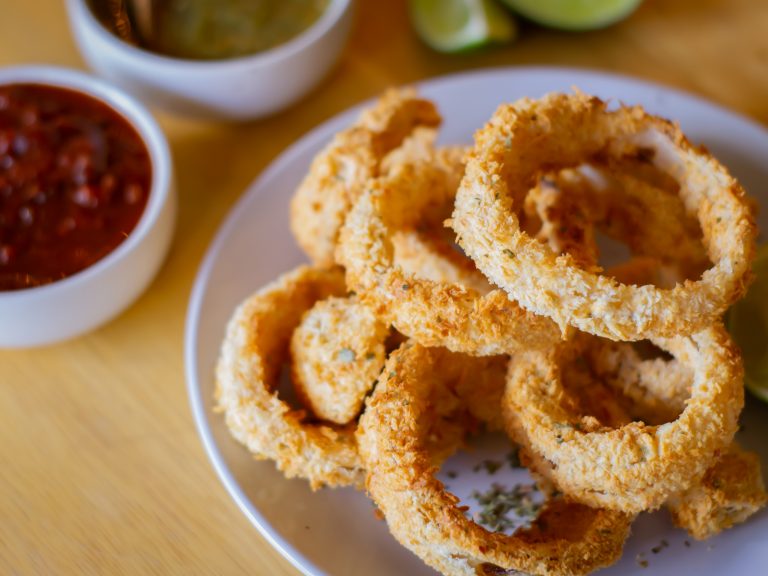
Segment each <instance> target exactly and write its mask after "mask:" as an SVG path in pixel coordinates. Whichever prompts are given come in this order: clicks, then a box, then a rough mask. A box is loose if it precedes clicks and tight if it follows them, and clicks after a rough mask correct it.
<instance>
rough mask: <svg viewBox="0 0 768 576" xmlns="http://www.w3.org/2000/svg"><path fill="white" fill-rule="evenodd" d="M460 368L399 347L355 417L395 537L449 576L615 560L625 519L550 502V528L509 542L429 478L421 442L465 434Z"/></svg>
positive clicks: (450, 359) (447, 358)
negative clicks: (469, 515) (358, 418)
mask: <svg viewBox="0 0 768 576" xmlns="http://www.w3.org/2000/svg"><path fill="white" fill-rule="evenodd" d="M463 358H466V357H463ZM461 359H462V356H461V355H459V354H455V353H450V352H448V351H447V350H445V349H440V348H424V347H422V346H419V345H417V344H413V345H411V344H405V345H404V346H402V347H401V348H400V349H398V350H397V351H396V352H394V353H393V354H391V355H390V357H389V359H388V360H387V364H386V365H385V367H384V372H383V373H382V374H383V377H382V380H381V381H380V382H379V385H378V386H377V387H376V389H375V390H374V393H373V395H372V397H371V398H370V399H369V401H368V403H367V404H368V406H367V408H366V411H365V412H364V414H363V416H362V418H361V422H360V427H359V429H358V439H359V443H360V450H361V455H362V456H363V459H364V461H365V463H366V466H367V468H368V470H369V474H368V478H367V482H366V486H367V488H368V492H369V494H370V495H371V497H372V498H373V499H374V501H375V502H376V504H377V506H378V507H379V509H380V510H381V511H382V512H383V514H384V516H385V517H386V519H387V524H388V525H389V528H390V530H391V531H392V533H393V535H394V536H395V537H396V538H397V539H398V541H399V542H400V543H401V544H403V545H404V546H406V547H407V548H409V549H410V550H411V551H413V552H414V553H416V554H417V555H418V556H419V557H420V558H421V559H422V560H424V561H425V562H426V563H427V564H429V565H430V566H432V567H434V568H436V569H437V570H439V571H441V572H442V573H443V574H446V575H448V576H459V575H460V576H475V575H476V574H479V573H480V574H482V573H486V574H494V573H504V572H503V571H505V570H509V571H515V570H516V571H519V572H524V573H530V574H538V575H561V574H562V575H576V574H587V573H589V572H591V571H592V570H595V569H597V568H599V567H601V566H606V565H609V564H611V563H613V562H614V561H616V560H617V559H618V558H619V556H620V555H621V549H622V546H623V543H624V539H625V538H626V536H627V534H628V532H629V526H630V522H631V516H629V515H627V514H623V513H621V512H611V511H607V510H595V509H592V508H589V507H587V506H582V505H578V504H571V503H569V502H560V503H551V504H550V509H549V512H548V513H547V514H548V516H547V518H548V520H550V521H551V522H552V526H551V527H549V528H546V527H545V526H544V525H534V527H532V528H531V529H530V530H528V531H523V532H519V533H515V534H514V535H511V536H510V535H506V534H504V533H502V532H489V531H488V530H486V529H484V528H483V527H481V526H480V525H478V524H476V523H475V522H473V521H472V520H470V519H469V518H467V517H466V516H465V514H464V512H463V510H462V509H461V507H460V506H459V502H458V499H457V498H456V497H455V496H454V495H453V494H451V493H450V492H447V491H446V490H445V488H444V486H443V484H442V483H441V482H440V481H439V480H437V479H436V478H435V477H434V474H435V472H436V466H435V465H434V463H433V458H432V456H431V454H430V446H429V442H428V439H432V438H434V437H436V436H437V437H440V436H448V437H452V438H455V442H456V443H458V442H459V441H460V439H461V438H462V437H463V436H464V434H465V433H466V430H467V428H470V429H471V428H472V426H473V423H472V420H473V418H472V416H471V414H470V413H469V412H468V410H467V408H466V406H465V404H464V401H463V398H462V397H461V395H460V393H459V391H458V389H457V388H456V380H457V378H458V377H459V375H455V374H453V372H454V370H453V369H452V365H453V364H455V363H456V362H457V361H459V362H462V363H463V362H465V361H466V360H461ZM478 360H484V359H474V361H478ZM461 373H464V374H466V372H460V374H461ZM566 524H567V526H566ZM558 527H559V528H558Z"/></svg>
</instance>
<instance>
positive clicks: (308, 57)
mask: <svg viewBox="0 0 768 576" xmlns="http://www.w3.org/2000/svg"><path fill="white" fill-rule="evenodd" d="M352 3H353V2H352V0H330V2H329V5H328V8H327V9H326V10H325V12H324V13H323V15H322V16H321V17H320V18H319V19H318V21H317V22H315V23H314V24H313V25H312V26H310V27H309V28H308V29H307V30H306V31H304V32H303V33H302V34H300V35H298V36H297V37H296V38H294V39H292V40H289V41H288V42H286V43H284V44H281V45H279V46H277V47H275V48H273V49H271V50H267V51H264V52H259V53H256V54H254V55H251V56H244V57H240V58H232V59H226V60H212V61H196V60H186V59H180V58H169V57H166V56H161V55H158V54H155V53H153V52H150V51H147V50H143V49H140V48H137V47H135V46H132V45H131V44H129V43H127V42H124V41H123V40H121V39H120V38H118V37H117V36H115V35H114V34H112V33H111V32H110V31H109V30H107V29H106V28H105V27H104V26H103V25H102V24H101V23H100V22H99V21H98V19H97V18H96V17H95V16H94V14H93V12H92V11H91V9H90V8H89V7H88V5H87V3H86V1H85V0H67V8H68V13H69V22H70V27H71V28H72V31H73V33H74V36H75V40H76V41H77V44H78V46H79V48H80V52H81V54H82V55H83V57H84V58H85V60H86V61H87V62H88V64H89V65H90V66H91V68H93V69H94V70H96V72H98V73H99V74H101V75H102V76H104V77H105V78H108V79H109V80H110V81H112V82H114V83H115V84H118V85H120V86H121V87H123V88H125V89H126V90H128V91H129V92H132V93H133V94H135V95H136V96H138V97H140V98H142V99H145V100H146V101H147V102H150V103H152V104H155V105H158V106H161V107H162V108H165V109H167V110H169V111H171V112H176V113H180V114H184V115H188V116H194V117H198V118H215V119H227V120H246V119H252V118H258V117H261V116H267V115H269V114H273V113H275V112H277V111H279V110H282V109H283V108H286V107H288V106H290V105H291V104H293V103H294V102H296V101H297V100H299V99H300V98H301V97H302V96H304V95H305V94H306V93H307V92H309V91H310V90H311V89H312V88H313V87H315V86H316V85H317V84H318V83H319V82H320V80H321V79H322V78H323V77H324V76H325V74H326V73H327V72H328V70H329V69H330V68H331V66H332V65H333V64H334V63H335V62H336V60H337V58H338V56H339V54H340V52H341V50H342V48H343V47H344V44H345V42H346V39H347V36H348V33H349V29H350V24H351V20H352Z"/></svg>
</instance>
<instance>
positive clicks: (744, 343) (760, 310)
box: [727, 244, 768, 402]
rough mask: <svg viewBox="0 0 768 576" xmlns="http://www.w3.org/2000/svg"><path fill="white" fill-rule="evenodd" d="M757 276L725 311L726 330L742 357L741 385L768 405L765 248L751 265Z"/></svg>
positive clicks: (767, 251)
mask: <svg viewBox="0 0 768 576" xmlns="http://www.w3.org/2000/svg"><path fill="white" fill-rule="evenodd" d="M752 269H753V270H754V272H755V275H756V276H757V277H756V279H755V281H754V283H753V284H752V286H750V287H749V291H748V292H747V295H746V296H745V297H744V298H743V299H742V300H740V301H738V302H737V303H736V304H734V305H733V307H732V308H731V309H730V310H729V311H728V318H727V325H728V330H729V331H730V333H731V335H732V336H733V338H734V340H736V343H737V344H738V345H739V347H740V348H741V353H742V355H743V357H744V384H745V386H746V387H747V389H748V390H749V391H750V392H752V393H753V394H754V395H755V396H757V397H758V398H760V399H761V400H763V401H765V402H768V244H763V245H762V246H760V247H759V248H758V250H757V257H756V258H755V261H754V262H753V264H752Z"/></svg>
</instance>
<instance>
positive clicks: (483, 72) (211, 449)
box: [184, 65, 768, 576]
mask: <svg viewBox="0 0 768 576" xmlns="http://www.w3.org/2000/svg"><path fill="white" fill-rule="evenodd" d="M506 74H513V75H553V76H554V75H572V76H574V79H573V82H572V85H573V86H577V84H578V82H580V81H584V82H585V81H587V80H589V81H608V82H619V83H623V84H629V85H634V86H636V87H642V88H643V89H646V90H652V91H655V92H658V93H664V94H668V95H672V96H674V97H676V98H682V99H686V100H691V101H695V102H696V103H698V104H700V105H703V106H705V107H710V108H712V109H714V110H716V111H717V112H718V113H719V114H721V115H725V116H729V117H730V119H731V120H732V121H736V122H738V123H740V124H743V125H744V126H745V127H747V126H748V127H749V128H750V129H753V130H758V131H761V132H762V135H763V137H764V138H766V140H768V127H766V126H764V125H763V124H762V123H761V122H760V121H759V120H757V119H755V118H752V117H750V116H747V115H746V114H743V113H741V112H739V111H735V110H732V109H730V108H728V107H726V106H725V105H723V104H720V103H718V102H715V101H713V100H710V99H709V98H706V97H704V96H701V95H699V94H695V93H691V92H688V91H686V90H683V89H680V88H676V87H671V86H667V85H664V84H661V83H659V82H656V81H653V80H648V79H645V78H638V77H635V76H632V75H629V74H624V73H617V72H613V71H607V70H599V69H593V68H587V67H571V66H537V65H532V66H493V67H487V68H478V69H473V70H464V71H460V72H455V73H450V74H443V75H438V76H432V77H428V78H424V79H422V80H419V81H417V82H411V83H404V84H399V85H402V86H414V87H416V88H417V89H418V90H419V92H420V93H425V92H431V91H433V90H434V91H439V90H440V89H441V88H442V86H443V85H445V84H450V83H451V82H456V81H466V80H467V79H468V78H472V77H474V76H494V75H499V76H501V75H506ZM375 99H376V97H372V98H367V99H365V100H363V101H360V102H358V103H357V104H354V105H352V106H350V107H348V108H345V109H343V110H341V111H339V112H338V113H336V114H334V115H333V116H331V117H329V118H327V119H325V120H324V121H322V122H321V123H320V124H318V125H316V126H314V127H312V128H310V129H309V130H308V131H307V132H305V133H304V134H303V135H301V136H299V137H298V138H297V139H296V140H295V141H294V142H292V143H291V144H290V145H289V146H288V147H286V148H285V149H283V150H281V151H280V152H278V153H277V154H276V155H275V157H274V158H273V159H272V160H271V161H270V162H269V164H268V165H267V166H266V168H264V169H263V170H262V171H261V172H260V173H258V174H257V175H256V177H255V178H254V179H253V180H252V181H251V183H250V184H248V186H247V187H246V188H245V190H244V191H243V192H242V193H241V194H240V196H239V197H238V199H237V201H236V202H235V203H234V204H233V205H232V206H231V207H230V208H229V210H228V211H227V213H226V215H225V216H224V218H223V220H222V221H221V222H220V223H219V225H218V226H217V227H216V230H215V232H214V234H213V236H212V238H211V240H210V242H209V243H208V245H207V248H206V249H205V253H204V255H203V257H202V259H201V260H200V263H199V265H198V268H197V272H196V274H195V278H194V282H193V284H192V288H191V290H190V295H189V300H188V305H187V309H186V315H185V323H184V372H185V387H186V389H187V394H188V400H189V405H190V409H191V412H192V416H193V419H194V422H195V428H196V430H197V433H198V436H199V437H200V439H201V441H202V444H203V447H204V450H205V453H206V456H207V458H208V460H209V461H210V462H211V464H212V466H213V468H214V470H215V472H216V475H217V476H218V478H219V481H220V482H221V483H222V484H223V486H224V488H225V490H226V491H227V493H228V495H229V496H230V497H231V498H232V499H233V500H234V502H235V504H236V505H237V507H238V508H239V509H240V511H241V512H242V513H243V514H244V515H245V516H246V518H248V520H249V521H250V523H251V524H252V525H253V526H254V527H255V528H256V529H257V531H258V532H259V533H260V534H261V536H262V537H263V538H264V539H265V540H266V541H267V542H268V543H269V544H270V545H271V546H272V547H273V548H274V549H275V550H277V551H278V552H279V553H280V555H281V556H282V557H283V558H285V559H286V560H287V561H288V562H289V563H290V564H291V565H292V566H293V567H294V568H296V569H297V570H299V571H300V572H301V573H302V574H303V575H305V576H330V575H328V573H327V572H325V571H324V570H322V569H320V568H319V567H318V566H317V565H316V564H315V563H314V562H312V561H310V560H309V559H308V558H307V557H306V556H304V555H303V554H302V553H301V552H300V551H299V550H298V549H296V548H295V547H294V546H293V545H292V544H291V543H290V542H288V540H287V539H286V538H284V537H283V536H281V535H280V534H279V533H277V532H276V531H275V530H274V529H273V528H272V526H271V524H270V523H269V522H268V521H267V520H266V518H265V517H264V516H263V514H262V513H261V512H260V511H259V510H258V509H257V508H256V507H255V506H253V504H252V503H251V502H250V500H249V499H248V497H247V496H246V494H245V493H244V492H243V490H242V489H241V487H240V485H239V483H238V481H237V480H236V478H235V477H234V475H233V474H232V472H231V471H230V469H229V467H228V466H227V464H226V462H225V461H224V457H223V455H222V453H221V451H220V450H219V448H218V446H217V445H216V442H215V440H214V437H213V431H212V429H211V427H210V426H209V424H208V419H207V417H206V412H205V411H206V402H207V401H210V399H208V400H206V399H204V398H203V397H202V386H201V381H200V379H199V378H200V375H199V374H198V371H197V366H196V358H197V357H196V355H195V351H196V347H197V340H198V335H199V320H200V314H201V312H202V303H203V300H204V297H205V295H206V292H207V289H208V285H207V280H208V278H209V276H210V272H211V270H212V268H213V266H214V265H215V262H216V258H217V256H218V255H219V253H220V251H221V248H222V246H223V245H224V244H225V243H226V241H227V239H228V238H229V236H230V233H231V232H232V231H233V229H234V228H235V224H236V222H237V220H238V218H239V216H240V213H241V212H243V211H244V210H245V206H246V204H247V203H249V202H251V201H254V199H255V198H257V197H259V196H262V195H263V194H265V193H266V191H267V190H269V186H268V183H269V182H270V180H272V179H273V178H275V177H276V176H277V175H279V174H280V173H281V172H282V171H283V170H284V169H285V167H286V166H290V165H291V164H292V163H293V162H294V161H295V157H296V156H297V155H300V154H301V152H302V151H303V150H304V149H305V148H307V147H310V148H311V147H313V146H316V145H317V144H318V143H317V140H322V141H325V140H326V138H327V136H326V134H325V132H326V131H327V130H328V129H329V127H330V126H331V125H333V124H335V123H338V122H340V121H341V120H342V118H344V117H353V115H354V114H356V113H357V112H359V111H360V110H361V109H362V108H364V107H365V106H368V105H370V104H371V103H372V102H374V101H375ZM616 100H617V101H621V99H620V98H616Z"/></svg>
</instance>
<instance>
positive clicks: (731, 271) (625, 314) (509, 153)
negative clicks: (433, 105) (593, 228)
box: [452, 93, 756, 340]
mask: <svg viewBox="0 0 768 576" xmlns="http://www.w3.org/2000/svg"><path fill="white" fill-rule="evenodd" d="M639 154H644V155H645V156H646V157H648V158H649V159H650V160H651V161H652V162H653V164H654V166H656V167H658V168H660V169H661V170H662V171H663V172H665V173H667V174H669V175H671V176H672V177H673V178H674V179H675V180H676V181H677V182H678V184H679V186H680V190H679V194H680V197H681V198H682V199H683V202H684V204H685V207H686V211H687V212H688V213H689V214H691V215H695V216H696V217H697V219H698V221H699V223H700V224H701V228H702V231H703V243H704V246H705V248H706V250H707V254H708V256H709V259H710V260H711V261H712V262H713V263H714V264H713V265H712V266H711V267H710V268H709V269H707V270H706V271H705V272H704V273H703V274H702V276H701V279H699V280H697V281H688V282H684V283H682V284H679V285H677V286H675V287H674V288H671V289H662V288H658V287H655V286H640V287H635V286H627V285H624V284H621V283H619V282H617V281H616V280H615V279H613V278H610V277H607V276H599V275H595V274H593V273H591V272H589V271H587V270H583V269H581V268H579V267H578V266H576V265H575V263H574V261H573V259H572V258H571V257H569V256H568V255H567V254H565V255H562V256H561V255H558V254H556V253H555V252H553V251H552V250H551V249H550V248H549V247H548V246H546V245H544V244H542V243H541V242H538V241H537V240H536V239H535V238H532V237H530V236H529V235H528V234H526V233H525V232H523V231H522V230H521V228H520V223H519V219H518V215H517V212H518V211H520V210H521V207H522V205H523V203H524V199H525V196H526V193H527V192H528V190H529V189H530V188H532V187H533V185H534V184H535V183H536V181H537V179H538V177H539V176H540V175H541V173H543V172H546V171H552V170H555V171H557V170H559V169H561V168H568V167H577V166H579V165H581V164H583V163H589V162H592V161H594V160H595V159H598V158H601V157H607V158H612V159H620V158H622V157H624V156H633V157H635V156H637V155H639ZM452 226H453V229H454V230H455V231H456V232H457V234H458V242H459V244H460V245H461V246H462V248H464V250H465V252H466V254H467V255H468V256H469V257H470V258H472V259H473V260H474V261H475V263H476V264H477V266H478V268H479V269H480V270H481V271H482V272H483V273H484V274H485V275H486V276H487V277H488V278H489V279H490V280H491V282H492V283H493V284H496V285H497V286H500V287H501V288H503V289H504V290H506V291H507V292H508V293H509V294H510V296H511V297H512V298H514V299H515V300H516V301H518V302H519V303H520V304H521V305H522V306H523V307H525V308H526V309H528V310H530V311H532V312H535V313H538V314H542V315H546V316H548V317H550V318H552V319H554V320H555V321H556V322H557V323H558V324H559V325H560V326H561V327H565V326H575V327H577V328H579V329H580V330H583V331H586V332H590V333H592V334H596V335H599V336H603V337H606V338H610V339H613V340H641V339H646V338H651V337H670V336H674V335H677V334H684V335H691V334H693V333H695V332H696V331H698V330H701V329H703V328H705V327H706V326H708V325H710V324H712V323H713V322H715V321H717V320H718V318H719V317H720V315H721V314H722V313H723V312H725V310H726V309H727V307H728V306H729V305H730V304H732V303H733V302H734V301H735V300H736V299H737V298H739V297H740V296H741V295H743V294H744V292H745V290H746V287H747V284H748V282H749V280H750V278H751V271H750V264H751V261H752V258H753V256H754V243H755V233H756V231H755V224H754V219H753V215H752V213H751V209H750V207H749V205H748V202H747V201H746V198H745V195H744V191H743V190H742V188H741V186H740V185H739V184H738V182H737V181H736V180H735V179H734V178H733V177H732V176H731V175H730V174H729V173H728V171H727V170H726V169H725V168H724V167H723V166H722V165H721V164H719V163H718V162H717V161H716V160H715V159H714V158H712V157H711V156H710V155H709V154H707V153H706V152H705V151H704V150H702V149H697V148H694V147H693V146H692V145H691V144H690V143H689V142H688V141H687V140H686V138H685V136H684V135H683V134H682V132H681V131H680V129H679V128H678V127H677V126H675V125H674V124H672V123H670V122H667V121H665V120H662V119H660V118H658V117H655V116H651V115H649V114H647V113H645V112H644V111H643V110H642V109H641V108H639V107H632V108H629V107H620V108H618V109H617V110H615V111H608V110H607V108H606V104H605V103H604V102H602V101H601V100H599V99H597V98H594V97H589V96H585V95H583V94H580V93H577V94H574V95H564V94H551V95H548V96H546V97H544V98H542V99H541V100H537V101H534V100H529V99H522V100H519V101H517V102H516V103H514V104H509V105H504V106H501V107H500V108H499V109H498V110H497V111H496V113H495V114H494V116H493V118H492V119H491V121H490V122H489V123H488V124H487V125H486V126H485V127H484V128H483V129H482V130H480V131H479V132H478V133H477V134H476V137H475V146H474V148H473V149H472V152H471V153H470V156H469V159H468V161H467V168H466V172H465V176H464V179H463V180H462V184H461V186H460V188H459V192H458V194H457V196H456V208H455V211H454V216H453V222H452Z"/></svg>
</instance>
